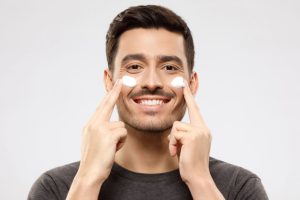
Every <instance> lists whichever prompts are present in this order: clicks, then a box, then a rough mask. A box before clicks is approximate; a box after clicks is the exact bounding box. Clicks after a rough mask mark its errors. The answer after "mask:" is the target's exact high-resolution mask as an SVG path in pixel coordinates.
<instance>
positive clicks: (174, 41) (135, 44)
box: [115, 28, 187, 66]
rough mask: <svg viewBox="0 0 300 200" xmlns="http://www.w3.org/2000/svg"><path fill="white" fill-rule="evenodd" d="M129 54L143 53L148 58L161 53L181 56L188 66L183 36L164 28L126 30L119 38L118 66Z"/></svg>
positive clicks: (184, 63)
mask: <svg viewBox="0 0 300 200" xmlns="http://www.w3.org/2000/svg"><path fill="white" fill-rule="evenodd" d="M128 54H143V55H145V57H146V58H147V59H155V58H156V57H157V56H159V55H173V56H177V57H179V58H180V59H181V60H182V61H183V65H184V66H187V60H186V56H185V51H184V39H183V36H182V35H181V34H180V33H174V32H170V31H168V30H166V29H163V28H159V29H154V28H153V29H144V28H136V29H131V30H128V31H126V32H124V33H123V34H122V35H121V37H120V38H119V45H118V50H117V54H116V57H115V63H116V64H117V66H118V65H119V64H120V62H121V60H122V58H124V57H125V56H126V55H128Z"/></svg>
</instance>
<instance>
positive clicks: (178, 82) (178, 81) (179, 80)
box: [171, 76, 185, 88]
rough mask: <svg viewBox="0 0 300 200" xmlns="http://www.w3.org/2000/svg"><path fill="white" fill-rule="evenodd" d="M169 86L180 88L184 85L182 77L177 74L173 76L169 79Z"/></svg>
mask: <svg viewBox="0 0 300 200" xmlns="http://www.w3.org/2000/svg"><path fill="white" fill-rule="evenodd" d="M171 86H172V87H175V88H182V87H184V86H185V84H184V81H183V78H182V77H181V76H177V77H175V78H174V79H173V80H172V81H171Z"/></svg>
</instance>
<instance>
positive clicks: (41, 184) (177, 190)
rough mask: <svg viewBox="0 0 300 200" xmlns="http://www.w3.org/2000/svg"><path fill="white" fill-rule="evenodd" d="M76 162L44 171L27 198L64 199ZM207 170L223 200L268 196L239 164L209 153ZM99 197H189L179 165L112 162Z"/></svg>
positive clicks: (161, 199) (264, 199) (121, 199)
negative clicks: (141, 169) (154, 168)
mask: <svg viewBox="0 0 300 200" xmlns="http://www.w3.org/2000/svg"><path fill="white" fill-rule="evenodd" d="M78 167H79V162H74V163H70V164H67V165H64V166H60V167H56V168H54V169H51V170H49V171H46V172H45V173H43V174H42V175H41V176H40V177H39V178H38V179H37V180H36V181H35V183H34V184H33V186H32V188H31V190H30V192H29V195H28V199H29V200H44V199H65V198H66V196H67V194H68V191H69V188H70V186H71V184H72V181H73V178H74V176H75V174H76V172H77V170H78ZM209 168H210V173H211V175H212V177H213V179H214V181H215V184H216V185H217V187H218V189H219V190H220V191H221V193H222V194H223V196H224V197H225V199H226V200H231V199H232V200H241V199H243V200H267V199H268V197H267V194H266V192H265V189H264V187H263V185H262V183H261V180H260V178H259V177H258V176H257V175H256V174H254V173H252V172H250V171H249V170H246V169H244V168H242V167H238V166H235V165H232V164H229V163H226V162H224V161H221V160H217V159H215V158H212V157H210V160H209ZM99 199H101V200H141V199H143V200H166V199H168V200H192V199H193V198H192V196H191V193H190V191H189V188H188V187H187V185H186V184H185V183H184V182H183V181H182V179H181V177H180V173H179V169H176V170H172V171H169V172H165V173H157V174H144V173H136V172H133V171H129V170H127V169H126V168H124V167H122V166H120V165H118V164H117V163H116V162H115V163H114V164H113V166H112V170H111V173H110V175H109V177H108V178H107V179H106V180H105V182H104V183H103V185H102V187H101V189H100V192H99Z"/></svg>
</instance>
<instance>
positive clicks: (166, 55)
mask: <svg viewBox="0 0 300 200" xmlns="http://www.w3.org/2000/svg"><path fill="white" fill-rule="evenodd" d="M124 75H127V76H131V77H134V78H135V79H136V80H137V85H136V86H135V87H133V88H130V87H127V86H123V88H122V91H121V93H120V96H119V99H118V101H117V109H118V113H119V117H120V120H121V121H124V122H125V123H126V124H128V125H129V126H131V127H133V128H135V129H137V130H141V131H147V132H160V131H164V130H166V129H169V128H171V127H172V125H173V122H174V121H175V120H181V119H182V118H183V116H184V113H185V110H186V104H185V100H184V97H183V89H182V88H174V87H172V86H171V85H170V83H171V81H172V79H173V78H175V77H177V76H182V77H183V78H184V79H186V80H189V73H188V66H187V60H186V56H185V52H184V39H183V36H182V35H180V34H177V33H174V32H170V31H167V30H165V29H143V28H137V29H132V30H129V31H126V32H124V33H123V34H122V35H121V37H120V38H119V46H118V50H117V53H116V57H115V62H114V74H113V75H112V76H113V80H116V79H119V78H122V77H123V76H124Z"/></svg>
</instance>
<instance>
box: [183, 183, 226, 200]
mask: <svg viewBox="0 0 300 200" xmlns="http://www.w3.org/2000/svg"><path fill="white" fill-rule="evenodd" d="M187 185H188V187H189V190H190V192H191V194H192V196H193V199H194V200H225V198H224V197H223V195H222V193H221V192H220V191H219V189H218V188H217V186H216V185H215V183H214V181H213V179H212V178H195V179H194V180H193V181H191V182H189V183H187Z"/></svg>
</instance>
